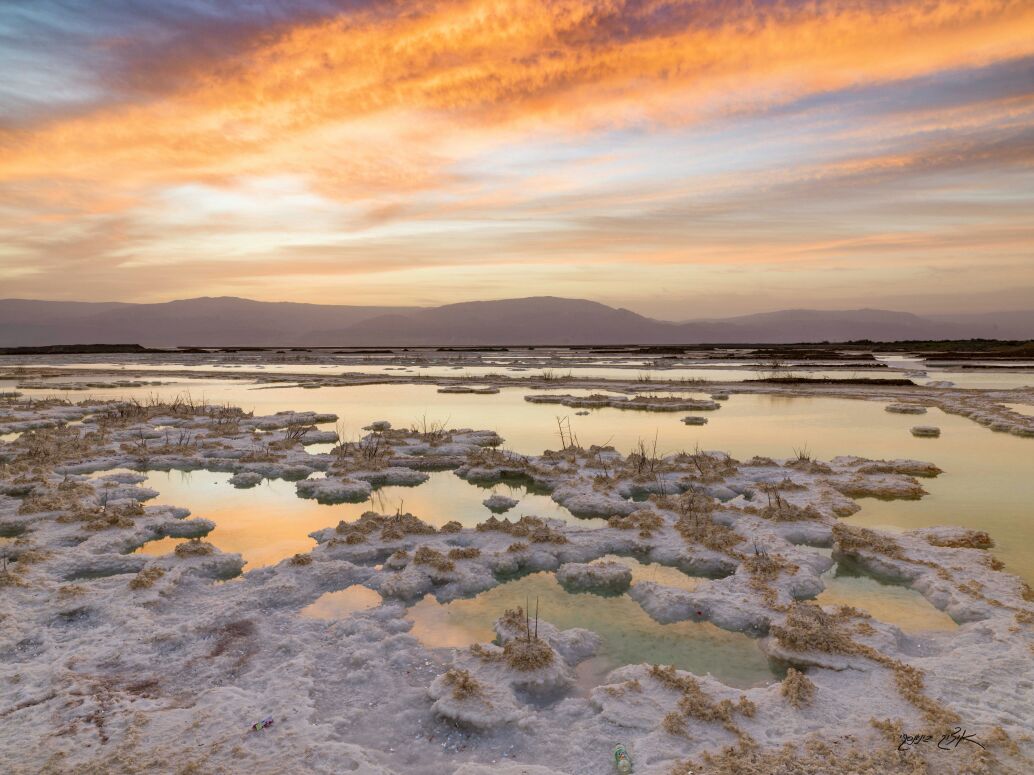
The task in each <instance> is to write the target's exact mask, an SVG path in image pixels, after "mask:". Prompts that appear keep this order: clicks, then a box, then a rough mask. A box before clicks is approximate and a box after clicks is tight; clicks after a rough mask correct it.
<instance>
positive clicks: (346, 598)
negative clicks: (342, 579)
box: [301, 584, 382, 619]
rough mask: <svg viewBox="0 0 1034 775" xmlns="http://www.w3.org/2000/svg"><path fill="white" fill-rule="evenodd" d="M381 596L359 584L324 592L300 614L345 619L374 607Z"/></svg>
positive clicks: (313, 617)
mask: <svg viewBox="0 0 1034 775" xmlns="http://www.w3.org/2000/svg"><path fill="white" fill-rule="evenodd" d="M381 600H382V598H381V596H380V595H379V594H377V593H376V592H374V591H373V590H372V589H368V588H366V587H364V586H362V585H361V584H353V585H352V586H350V587H345V588H344V589H339V590H337V591H336V592H326V593H324V594H322V595H320V596H319V597H318V598H317V599H316V600H315V601H314V602H312V603H310V604H309V605H307V606H305V608H303V609H302V610H301V614H302V616H306V617H309V618H310V619H347V618H348V617H349V616H351V615H352V614H354V613H356V612H358V611H366V610H369V609H370V608H376V607H377V606H379V605H380V604H381Z"/></svg>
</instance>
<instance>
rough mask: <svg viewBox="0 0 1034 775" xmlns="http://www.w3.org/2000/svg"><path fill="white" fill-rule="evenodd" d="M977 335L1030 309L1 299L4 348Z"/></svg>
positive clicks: (1023, 318)
mask: <svg viewBox="0 0 1034 775" xmlns="http://www.w3.org/2000/svg"><path fill="white" fill-rule="evenodd" d="M975 337H982V338H988V339H1031V338H1034V310H1020V311H1003V312H999V313H987V314H978V315H939V316H925V317H924V316H919V315H913V314H911V313H908V312H894V311H888V310H878V309H859V310H833V311H826V310H807V309H795V310H781V311H778V312H766V313H760V314H755V315H741V316H738V317H730V318H719V319H699V320H688V321H685V322H681V323H672V322H667V321H662V320H654V319H652V318H648V317H645V316H643V315H639V314H636V313H635V312H631V311H629V310H627V309H616V308H614V307H608V306H606V305H605V304H599V303H597V302H594V301H586V300H584V299H561V298H556V297H553V296H539V297H532V298H526V299H504V300H500V301H475V302H464V303H461V304H448V305H445V306H441V307H370V306H345V305H333V304H296V303H288V302H262V301H252V300H249V299H239V298H235V297H219V298H211V297H204V298H198V299H183V300H180V301H171V302H166V303H162V304H126V303H117V302H104V303H86V302H60V301H33V300H26V299H4V300H0V347H19V346H41V345H58V344H71V343H82V342H90V343H102V344H103V343H125V342H135V343H138V344H141V345H144V346H147V347H171V346H192V345H196V346H261V345H266V346H277V347H281V346H305V345H309V346H364V345H378V346H388V345H392V346H405V345H414V346H417V345H442V346H450V345H451V346H471V345H490V344H495V345H517V344H543V345H545V344H556V345H574V344H697V343H713V344H723V343H741V342H753V343H787V342H822V341H830V342H842V341H849V340H857V339H872V340H877V341H879V340H882V341H894V340H901V339H968V338H975Z"/></svg>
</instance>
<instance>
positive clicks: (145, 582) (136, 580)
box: [129, 565, 165, 589]
mask: <svg viewBox="0 0 1034 775" xmlns="http://www.w3.org/2000/svg"><path fill="white" fill-rule="evenodd" d="M164 575H165V571H164V570H163V569H162V568H160V567H158V566H157V565H151V566H149V567H147V568H144V569H143V570H141V571H140V572H139V573H137V574H136V575H135V576H134V577H133V578H132V579H130V581H129V588H130V589H150V588H151V587H153V586H154V583H155V582H156V581H158V579H160V578H161V577H162V576H164Z"/></svg>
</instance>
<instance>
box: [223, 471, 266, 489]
mask: <svg viewBox="0 0 1034 775" xmlns="http://www.w3.org/2000/svg"><path fill="white" fill-rule="evenodd" d="M261 482H262V474H258V473H255V472H254V471H240V472H238V473H236V474H234V475H233V476H231V477H230V484H232V485H233V486H234V487H239V488H241V489H245V488H248V487H254V486H255V485H256V484H259V483H261Z"/></svg>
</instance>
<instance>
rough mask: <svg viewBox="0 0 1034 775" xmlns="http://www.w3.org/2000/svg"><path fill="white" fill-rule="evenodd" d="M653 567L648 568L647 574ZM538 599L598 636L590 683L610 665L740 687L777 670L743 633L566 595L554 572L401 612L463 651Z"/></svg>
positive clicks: (564, 625) (424, 635)
mask: <svg viewBox="0 0 1034 775" xmlns="http://www.w3.org/2000/svg"><path fill="white" fill-rule="evenodd" d="M631 562H634V561H631ZM666 570H669V571H670V570H672V569H666ZM636 572H639V571H638V570H637V571H636ZM654 572H656V571H653V570H650V569H646V573H647V574H649V573H654ZM673 572H674V573H679V571H673ZM686 578H688V577H686ZM536 598H538V601H539V611H540V615H541V617H542V619H543V620H544V621H548V622H549V623H551V624H553V625H555V626H557V627H559V628H560V629H562V630H564V629H569V628H571V627H583V628H585V629H588V630H592V631H593V632H595V633H598V634H599V635H600V637H601V638H602V646H601V651H600V653H599V654H598V655H597V657H596V658H595V659H593V660H592V661H591V663H590V664H589V665H586V666H585V667H583V668H582V670H581V671H580V679H581V680H583V681H585V682H586V683H587V684H589V685H592V686H596V685H598V684H600V683H601V682H602V680H603V676H604V675H605V674H606V673H607V672H609V671H610V670H613V669H614V668H616V667H619V666H621V665H628V664H640V663H642V662H647V663H652V664H665V665H675V667H677V668H679V669H682V670H690V671H692V672H694V673H697V674H698V675H702V674H705V673H711V674H712V675H714V676H715V677H716V678H718V679H720V680H722V681H724V682H726V683H728V684H730V685H732V686H740V687H747V686H758V685H762V684H767V683H771V682H772V681H774V680H776V679H777V677H778V675H779V671H778V668H776V667H775V666H774V665H772V664H771V663H770V662H769V660H768V659H767V658H766V657H765V655H764V654H762V652H761V651H760V649H758V646H757V643H756V642H755V641H753V640H751V639H750V638H749V637H747V636H746V635H743V634H742V633H733V632H727V631H725V630H721V629H719V628H718V627H715V626H714V625H712V624H710V623H707V622H677V623H675V624H658V623H657V622H655V621H654V620H653V619H651V618H650V617H649V616H647V614H646V613H645V612H644V611H643V609H642V608H640V607H639V605H638V604H637V603H636V602H635V601H634V600H632V598H630V597H628V596H627V595H617V596H612V597H602V596H600V595H594V594H591V593H571V592H567V591H566V590H564V588H563V587H561V586H560V584H559V583H558V582H557V580H556V577H555V576H554V575H553V574H552V573H534V574H531V575H529V576H524V577H523V578H520V579H517V580H515V581H510V582H507V583H504V584H500V585H499V586H498V587H495V588H493V589H490V590H488V591H487V592H483V593H481V594H480V595H478V596H477V597H474V598H468V599H461V600H454V601H452V602H450V603H439V602H438V601H437V600H435V599H434V597H433V596H431V595H428V596H427V597H425V598H424V599H423V600H421V601H420V602H418V603H417V604H416V605H414V606H412V607H411V608H410V609H409V611H408V612H407V614H406V616H407V618H409V619H410V620H412V622H413V629H412V631H411V632H412V634H413V635H414V636H415V637H416V638H418V639H419V640H420V641H421V642H422V643H424V644H425V645H427V646H430V647H435V648H446V647H448V648H465V647H467V646H469V645H471V644H472V643H485V642H489V641H491V640H493V639H494V638H495V633H494V631H493V629H492V623H493V622H494V621H495V620H496V619H498V618H499V617H500V616H501V615H502V614H503V611H505V610H506V609H507V608H516V607H517V606H524V605H525V604H526V601H527V600H528V599H530V600H531V601H532V604H533V605H534V602H535V599H536Z"/></svg>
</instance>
